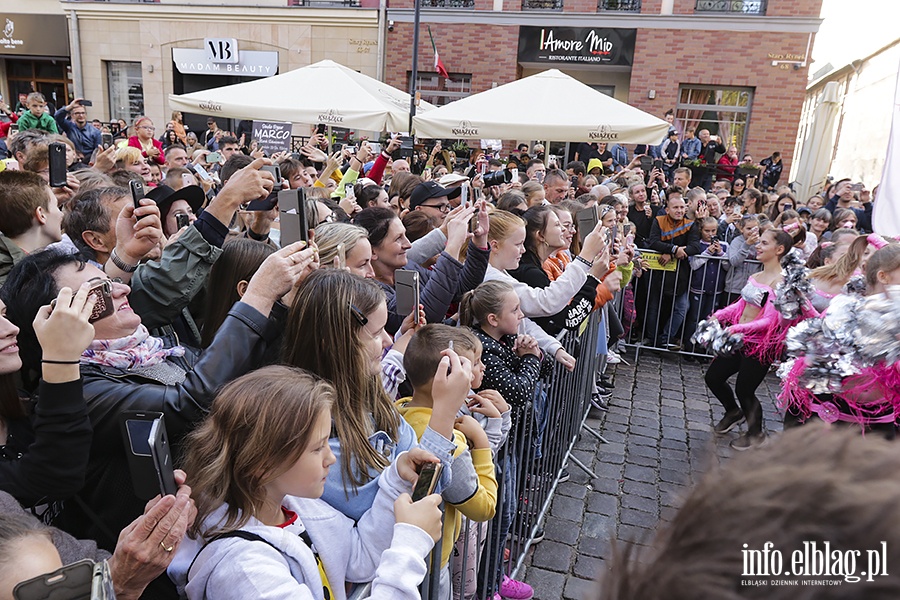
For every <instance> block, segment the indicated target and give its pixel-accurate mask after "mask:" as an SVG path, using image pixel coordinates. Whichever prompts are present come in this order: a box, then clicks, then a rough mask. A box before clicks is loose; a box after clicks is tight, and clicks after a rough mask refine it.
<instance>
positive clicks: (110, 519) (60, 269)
mask: <svg viewBox="0 0 900 600" xmlns="http://www.w3.org/2000/svg"><path fill="white" fill-rule="evenodd" d="M145 218H146V217H145ZM301 249H302V245H300V244H294V245H291V246H288V247H286V248H283V249H282V250H280V251H278V252H276V253H275V254H273V255H272V256H270V257H269V258H268V259H266V261H264V263H263V265H262V267H261V268H260V269H259V270H258V271H257V273H256V275H254V276H253V277H252V278H251V280H250V282H249V283H248V286H247V290H246V292H245V293H244V295H243V297H242V298H241V301H240V302H236V303H235V304H234V306H233V307H232V308H231V311H230V312H229V313H228V316H227V317H226V318H225V321H224V322H223V324H222V326H221V327H220V328H219V330H218V332H217V333H216V336H215V338H214V339H213V341H212V343H211V344H210V346H209V347H208V348H207V349H206V350H204V351H203V352H202V353H199V352H195V351H193V350H190V349H187V348H184V347H182V346H171V345H168V344H167V343H166V342H165V341H164V340H163V339H160V338H155V337H152V336H150V334H149V332H148V331H147V328H146V327H145V326H144V325H143V323H142V322H141V317H140V316H138V315H137V314H136V313H135V312H134V311H133V310H132V309H131V307H130V305H129V303H128V294H129V292H130V291H131V290H130V288H129V287H128V286H127V285H125V284H123V283H119V282H118V281H114V280H110V279H108V278H107V276H106V274H105V273H103V271H101V270H100V269H98V268H96V267H94V266H92V265H89V264H85V263H83V262H81V260H80V259H79V257H78V255H70V254H65V253H57V252H53V251H45V252H37V253H34V254H31V255H30V256H28V257H26V258H25V259H23V260H22V261H21V262H20V263H19V264H18V265H16V267H15V268H13V270H12V271H11V272H10V276H9V279H8V280H7V284H6V285H4V286H3V288H2V289H0V300H2V301H3V302H4V303H6V307H7V318H8V319H9V320H10V321H11V322H13V323H14V324H15V325H17V326H18V327H19V328H20V330H21V331H20V333H19V335H18V346H19V349H20V353H21V358H22V362H23V363H24V366H25V369H26V370H32V371H35V370H37V369H39V368H40V367H41V365H42V363H41V361H42V360H47V359H54V360H55V359H56V358H57V357H56V356H55V355H52V354H51V353H50V352H49V351H48V350H46V349H43V348H42V347H41V346H40V344H39V343H38V334H39V329H37V328H35V327H34V326H32V322H34V320H35V316H36V314H37V313H38V307H40V306H43V305H46V304H49V303H50V300H52V299H53V298H54V297H56V296H57V294H58V293H59V292H58V290H60V289H61V288H63V287H68V288H70V289H80V288H81V286H82V285H83V284H85V283H88V284H89V285H90V286H91V287H92V288H94V289H95V290H96V291H95V294H96V297H97V298H98V302H100V303H101V304H105V306H103V307H102V309H101V308H97V307H95V311H98V313H97V314H98V315H100V314H102V315H104V316H102V317H100V318H98V319H97V320H95V321H94V322H93V340H92V341H91V342H90V345H89V346H88V348H87V349H86V350H85V351H84V352H83V353H81V355H80V357H78V356H76V357H74V358H72V360H73V361H77V363H78V364H76V365H75V366H78V367H80V372H81V376H82V379H83V386H84V390H83V399H84V402H85V403H86V405H87V410H88V413H89V415H90V417H91V422H92V424H93V429H94V439H93V443H92V445H91V451H90V460H89V463H88V466H87V476H86V481H85V486H84V488H83V490H82V492H81V493H80V494H79V499H80V502H76V501H72V502H67V503H66V505H65V508H64V509H63V511H62V513H61V514H60V516H59V521H58V523H59V524H60V526H61V527H63V528H64V529H66V530H67V531H69V532H70V533H72V534H73V535H77V536H79V537H88V538H91V539H94V540H97V541H98V544H99V545H100V546H101V547H104V548H107V549H112V548H113V547H115V545H116V536H115V535H114V534H113V533H112V532H118V531H120V530H121V529H123V528H124V527H125V526H126V525H128V523H130V522H131V521H132V520H133V519H134V518H135V517H137V516H138V515H140V514H141V512H142V511H143V507H144V503H145V502H146V500H147V499H146V498H144V499H141V498H138V497H137V496H136V495H135V493H134V491H133V489H132V487H133V486H132V482H131V475H130V470H129V467H128V463H127V460H126V454H125V449H124V447H123V443H124V440H123V437H122V433H121V431H120V421H121V415H122V413H123V412H124V411H128V410H141V411H156V412H162V413H163V414H164V415H165V418H166V428H167V431H168V433H169V436H170V440H171V442H172V444H173V447H175V448H178V447H179V443H180V440H181V439H182V438H183V437H184V435H185V434H186V433H187V432H188V431H189V430H190V429H191V428H192V427H193V426H194V424H195V423H196V422H198V421H199V420H200V419H201V418H202V417H203V416H204V414H205V412H206V410H207V409H208V407H209V405H210V403H211V402H212V399H213V395H214V394H215V392H216V390H217V389H218V388H219V387H220V386H222V385H224V384H225V383H226V382H228V381H230V380H232V379H234V378H235V377H239V376H240V375H242V374H244V373H245V372H247V371H250V370H252V369H254V368H257V367H258V366H259V365H260V363H261V361H262V358H263V356H264V355H265V353H266V350H267V349H268V345H269V344H270V343H271V342H272V341H273V340H275V339H276V337H277V335H278V333H279V327H278V326H277V324H275V323H274V321H271V320H270V318H269V314H270V313H271V311H272V307H273V305H274V304H275V302H276V301H277V300H278V299H279V298H281V297H282V296H283V295H284V294H285V293H287V292H288V291H289V290H291V289H292V288H293V287H294V285H295V284H296V282H297V281H298V279H299V278H300V276H301V275H302V274H303V273H304V272H305V271H306V269H307V267H308V266H309V265H310V263H311V262H313V260H314V250H313V249H307V250H301ZM235 348H240V349H241V351H240V352H235V351H234V349H235ZM67 359H68V357H67ZM177 458H178V457H177V456H176V459H177ZM83 506H88V507H90V510H91V512H92V513H93V514H95V515H97V516H98V517H99V519H96V518H92V517H91V516H88V514H86V512H85V510H84V509H83V508H82V507H83Z"/></svg>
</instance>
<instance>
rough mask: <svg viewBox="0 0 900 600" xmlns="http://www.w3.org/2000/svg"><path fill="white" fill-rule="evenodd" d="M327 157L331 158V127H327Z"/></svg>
mask: <svg viewBox="0 0 900 600" xmlns="http://www.w3.org/2000/svg"><path fill="white" fill-rule="evenodd" d="M328 156H331V125H329V126H328Z"/></svg>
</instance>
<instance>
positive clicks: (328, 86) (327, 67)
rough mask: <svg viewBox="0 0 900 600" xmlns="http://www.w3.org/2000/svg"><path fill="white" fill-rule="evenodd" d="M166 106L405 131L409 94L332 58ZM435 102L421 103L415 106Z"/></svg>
mask: <svg viewBox="0 0 900 600" xmlns="http://www.w3.org/2000/svg"><path fill="white" fill-rule="evenodd" d="M169 105H170V106H171V107H172V109H173V110H180V111H184V112H190V113H198V114H202V115H212V116H224V117H229V118H234V119H251V120H257V121H282V122H290V123H309V124H316V123H325V124H328V125H334V126H336V127H347V128H350V129H363V130H366V131H407V130H408V129H409V94H407V93H405V92H401V91H400V90H397V89H395V88H392V87H391V86H389V85H387V84H386V83H381V82H380V81H378V80H376V79H373V78H371V77H369V76H367V75H363V74H362V73H357V72H356V71H354V70H353V69H349V68H347V67H345V66H343V65H340V64H338V63H336V62H334V61H331V60H323V61H320V62H317V63H315V64H312V65H309V66H306V67H302V68H300V69H296V70H294V71H288V72H287V73H282V74H281V75H275V76H274V77H267V78H262V79H255V80H253V81H248V82H245V83H238V84H235V85H229V86H225V87H220V88H214V89H211V90H203V91H201V92H194V93H191V94H183V95H180V96H177V95H174V94H170V95H169ZM433 108H434V106H433V105H431V104H429V103H427V102H421V103H420V105H419V107H418V108H417V110H418V111H427V110H429V109H433Z"/></svg>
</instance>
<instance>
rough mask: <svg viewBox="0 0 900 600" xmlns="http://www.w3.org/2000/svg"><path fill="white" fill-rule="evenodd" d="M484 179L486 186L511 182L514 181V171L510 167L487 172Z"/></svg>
mask: <svg viewBox="0 0 900 600" xmlns="http://www.w3.org/2000/svg"><path fill="white" fill-rule="evenodd" d="M482 181H484V187H491V186H493V185H500V184H501V183H509V182H510V181H512V171H510V170H509V169H500V170H499V171H494V172H493V173H488V174H486V175H485V176H484V178H483V179H482Z"/></svg>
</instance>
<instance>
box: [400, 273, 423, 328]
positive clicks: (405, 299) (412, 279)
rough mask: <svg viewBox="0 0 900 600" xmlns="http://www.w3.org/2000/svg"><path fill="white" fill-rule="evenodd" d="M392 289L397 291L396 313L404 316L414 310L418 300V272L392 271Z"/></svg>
mask: <svg viewBox="0 0 900 600" xmlns="http://www.w3.org/2000/svg"><path fill="white" fill-rule="evenodd" d="M394 289H395V290H396V291H397V292H396V293H397V314H398V315H402V316H403V317H406V316H407V315H410V314H412V313H413V311H415V310H416V309H417V308H418V306H419V304H420V302H419V274H418V273H417V272H416V271H408V270H406V269H398V270H397V271H394Z"/></svg>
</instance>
